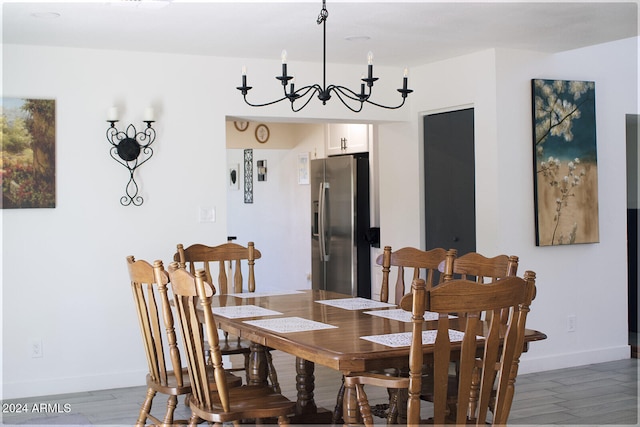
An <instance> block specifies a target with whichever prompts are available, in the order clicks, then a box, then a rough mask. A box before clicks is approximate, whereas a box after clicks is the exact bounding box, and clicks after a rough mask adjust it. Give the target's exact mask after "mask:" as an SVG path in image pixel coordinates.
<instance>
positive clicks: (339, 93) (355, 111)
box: [333, 89, 364, 113]
mask: <svg viewBox="0 0 640 427" xmlns="http://www.w3.org/2000/svg"><path fill="white" fill-rule="evenodd" d="M333 92H334V93H335V94H336V96H337V97H338V99H339V100H340V102H342V105H344V106H345V107H347V108H348V109H349V110H351V111H353V112H354V113H359V112H360V111H362V106H363V105H364V103H363V102H362V101H360V100H357V101H358V102H359V103H360V107H359V108H353V107H352V106H351V105H349V104H348V103H347V102H346V101H345V100H344V99H343V98H342V97H343V96H345V97H347V98H349V99H351V100H354V99H353V98H351V97H349V96H347V95H346V94H345V93H342V92H340V91H338V90H335V89H334V90H333Z"/></svg>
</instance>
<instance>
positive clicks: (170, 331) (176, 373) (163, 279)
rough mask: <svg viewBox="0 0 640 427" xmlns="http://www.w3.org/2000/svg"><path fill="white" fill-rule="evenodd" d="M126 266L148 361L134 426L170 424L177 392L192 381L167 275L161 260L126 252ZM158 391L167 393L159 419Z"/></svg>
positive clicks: (234, 384) (235, 380)
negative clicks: (154, 412) (156, 407)
mask: <svg viewBox="0 0 640 427" xmlns="http://www.w3.org/2000/svg"><path fill="white" fill-rule="evenodd" d="M127 266H128V269H129V277H130V280H131V289H132V291H133V299H134V302H135V305H136V311H137V314H138V321H139V324H140V332H141V333H142V341H143V343H144V349H145V354H146V356H147V362H148V364H149V373H148V374H147V395H146V398H145V401H144V403H143V404H142V407H141V409H140V415H139V416H138V420H137V422H136V426H143V425H145V424H146V421H147V420H148V419H149V420H151V421H153V423H154V424H162V425H172V424H173V423H174V422H177V421H174V419H173V414H174V411H175V408H176V406H177V402H178V396H181V395H186V394H188V393H191V382H190V381H189V376H188V373H187V368H186V367H182V362H181V358H180V351H179V349H178V346H177V340H176V334H175V329H174V320H173V313H172V310H171V306H170V304H169V297H168V294H167V285H168V283H169V276H168V275H167V272H166V271H165V270H164V266H163V264H162V261H154V263H153V266H152V265H151V264H149V263H148V262H147V261H144V260H135V258H134V257H133V256H128V257H127ZM227 381H228V383H229V384H230V386H232V387H237V386H239V385H240V383H241V381H242V380H241V379H240V378H239V377H236V376H233V375H230V374H229V375H228V378H227ZM213 387H215V386H213ZM157 393H161V394H164V395H167V396H168V400H167V407H166V411H165V414H164V417H163V418H162V419H159V418H157V417H155V416H153V415H152V414H151V407H152V404H153V399H154V397H155V396H156V394H157ZM182 421H183V422H186V420H182Z"/></svg>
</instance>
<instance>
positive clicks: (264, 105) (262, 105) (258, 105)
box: [243, 95, 287, 107]
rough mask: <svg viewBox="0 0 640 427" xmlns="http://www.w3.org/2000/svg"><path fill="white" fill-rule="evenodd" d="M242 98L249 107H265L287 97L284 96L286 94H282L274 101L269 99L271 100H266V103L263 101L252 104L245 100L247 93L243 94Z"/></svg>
mask: <svg viewBox="0 0 640 427" xmlns="http://www.w3.org/2000/svg"><path fill="white" fill-rule="evenodd" d="M243 98H244V102H245V103H246V104H247V105H249V106H250V107H266V106H268V105H273V104H277V103H278V102H280V101H284V100H285V99H287V97H286V96H283V97H282V98H280V99H276V100H275V101H271V102H266V103H264V104H252V103H251V102H249V101H247V95H244V96H243Z"/></svg>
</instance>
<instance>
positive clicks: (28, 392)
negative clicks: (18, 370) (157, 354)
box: [2, 371, 147, 400]
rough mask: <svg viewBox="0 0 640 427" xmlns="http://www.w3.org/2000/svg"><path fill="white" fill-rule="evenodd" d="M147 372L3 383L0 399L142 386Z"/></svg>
mask: <svg viewBox="0 0 640 427" xmlns="http://www.w3.org/2000/svg"><path fill="white" fill-rule="evenodd" d="M146 377H147V371H135V372H134V371H130V372H116V373H109V374H99V375H87V376H83V377H58V378H47V379H43V380H33V381H24V382H5V383H4V384H3V385H2V399H3V400H7V399H18V398H26V397H37V396H50V395H56V394H67V393H79V392H86V391H93V390H108V389H111V388H122V387H134V386H144V385H145V384H146Z"/></svg>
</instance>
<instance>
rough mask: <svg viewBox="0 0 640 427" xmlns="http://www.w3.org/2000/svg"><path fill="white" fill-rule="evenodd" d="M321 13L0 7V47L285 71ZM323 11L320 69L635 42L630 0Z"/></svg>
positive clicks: (157, 5)
mask: <svg viewBox="0 0 640 427" xmlns="http://www.w3.org/2000/svg"><path fill="white" fill-rule="evenodd" d="M321 7H322V1H321V0H314V1H311V0H298V1H281V2H267V1H262V2H247V1H235V2H221V1H202V0H200V1H194V0H192V1H185V0H173V1H171V0H156V1H151V0H120V1H110V2H109V1H95V0H93V1H91V0H85V1H84V2H48V1H47V2H30V1H20V2H11V1H3V9H2V24H3V25H2V32H3V34H2V35H3V43H15V44H35V45H48V46H69V47H83V48H98V49H118V50H133V51H153V52H171V53H184V54H195V55H211V56H221V57H238V58H279V57H280V52H281V50H282V49H286V50H287V51H288V59H289V62H291V63H294V62H295V61H321V60H322V26H320V25H317V24H316V18H317V16H318V14H319V12H320V9H321ZM327 9H328V11H329V17H328V20H327V61H328V62H336V63H364V62H365V61H366V56H367V52H368V51H373V52H374V54H375V58H374V62H375V63H376V64H383V65H395V66H402V67H404V66H414V65H418V64H425V63H429V62H433V61H437V60H442V59H445V58H450V57H454V56H459V55H464V54H468V53H472V52H475V51H480V50H485V49H488V48H492V47H502V48H514V49H526V50H533V51H539V52H560V51H565V50H570V49H575V48H580V47H584V46H588V45H593V44H599V43H604V42H608V41H613V40H618V39H623V38H628V37H633V36H637V35H638V4H637V1H633V2H610V1H606V2H598V3H594V2H589V1H583V2H566V3H558V2H553V1H543V2H535V3H528V2H513V1H506V2H505V1H502V2H496V3H487V2H482V1H475V2H459V1H449V2H428V1H415V0H414V1H407V2H388V1H387V2H380V1H368V2H363V1H359V2H354V1H351V2H346V1H344V0H342V1H341V0H333V1H332V0H329V1H328V2H327ZM34 14H36V16H34ZM38 14H40V15H38ZM42 14H44V16H42ZM52 14H53V15H52ZM51 16H57V17H55V18H54V17H51ZM349 36H367V37H370V39H369V40H366V41H362V40H355V41H347V40H346V39H345V38H346V37H349Z"/></svg>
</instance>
